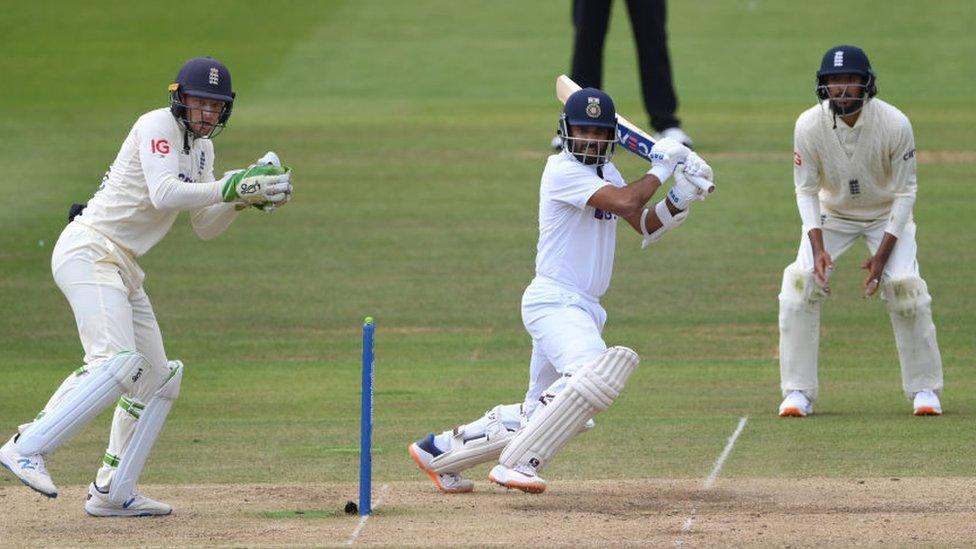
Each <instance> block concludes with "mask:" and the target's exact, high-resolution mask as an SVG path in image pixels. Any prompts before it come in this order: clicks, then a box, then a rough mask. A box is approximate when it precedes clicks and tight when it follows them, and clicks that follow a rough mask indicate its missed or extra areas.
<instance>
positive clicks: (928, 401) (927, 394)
mask: <svg viewBox="0 0 976 549" xmlns="http://www.w3.org/2000/svg"><path fill="white" fill-rule="evenodd" d="M913 407H914V409H915V415H916V416H941V415H942V403H941V402H939V397H938V395H936V394H935V392H933V391H919V392H917V393H915V399H914V402H913Z"/></svg>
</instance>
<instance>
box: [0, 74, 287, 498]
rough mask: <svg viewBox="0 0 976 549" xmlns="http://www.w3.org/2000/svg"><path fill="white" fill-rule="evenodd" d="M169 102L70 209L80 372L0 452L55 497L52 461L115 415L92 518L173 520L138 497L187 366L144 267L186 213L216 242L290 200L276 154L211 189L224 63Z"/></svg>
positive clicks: (93, 494) (67, 236)
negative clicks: (143, 260) (161, 320)
mask: <svg viewBox="0 0 976 549" xmlns="http://www.w3.org/2000/svg"><path fill="white" fill-rule="evenodd" d="M169 91H170V105H169V107H166V108H160V109H156V110H153V111H150V112H148V113H146V114H144V115H142V116H141V117H140V118H139V119H138V120H137V121H136V123H135V125H133V127H132V130H131V131H130V132H129V135H128V137H126V139H125V141H124V142H123V143H122V148H121V150H120V151H119V154H118V156H117V157H116V158H115V161H114V162H112V165H111V167H110V168H109V171H108V173H106V174H105V177H104V178H103V180H102V184H101V186H100V187H99V189H98V191H97V192H96V193H95V195H94V196H93V197H92V198H91V200H89V202H88V204H87V207H84V208H82V207H81V206H79V205H76V206H75V207H72V210H71V212H70V213H69V221H70V222H69V224H68V226H67V227H66V228H65V229H64V231H63V232H62V233H61V237H60V238H59V239H58V242H57V244H56V245H55V247H54V254H53V257H52V258H51V269H52V271H53V273H54V280H55V282H56V283H57V285H58V287H59V288H60V289H61V291H62V292H63V293H64V296H65V297H66V298H67V299H68V303H69V304H70V305H71V310H72V311H73V312H74V316H75V321H76V322H77V324H78V334H79V336H80V337H81V344H82V347H83V348H84V351H85V357H84V365H83V366H81V367H80V368H78V369H77V370H75V372H74V373H72V374H71V375H69V376H68V378H67V379H65V380H64V382H63V383H62V384H61V386H60V387H59V388H58V389H57V391H55V393H54V395H53V396H52V397H51V399H50V400H49V401H48V403H47V405H46V406H45V407H44V409H43V410H42V411H41V413H40V414H39V415H38V416H37V417H36V418H35V419H34V421H32V422H30V423H27V424H24V425H21V426H20V428H19V429H18V432H17V434H15V435H14V436H13V437H11V438H10V440H9V441H7V443H6V444H4V445H3V447H2V448H0V464H3V466H4V467H6V468H7V469H9V470H10V471H11V472H13V473H14V474H15V475H16V476H17V478H19V479H20V480H21V481H22V482H23V483H24V484H26V485H27V486H29V487H31V488H33V489H34V490H36V491H38V492H40V493H42V494H44V495H45V496H48V497H52V498H53V497H56V496H57V495H58V490H57V488H56V487H55V485H54V482H53V481H52V480H51V477H50V476H49V474H48V472H47V469H46V468H45V465H44V458H45V456H47V455H49V454H51V453H52V452H54V451H55V450H56V449H57V448H58V447H59V446H60V445H61V444H63V443H64V442H65V441H67V440H68V439H69V438H70V437H71V436H72V435H74V434H75V433H77V432H78V431H79V430H80V429H81V428H82V427H84V426H85V425H86V424H87V423H88V422H89V421H91V420H92V419H93V418H94V417H95V416H96V415H98V413H99V412H101V411H102V410H104V409H105V408H106V407H108V406H111V405H113V404H116V408H115V415H114V417H113V419H112V430H111V434H110V436H109V444H108V449H107V451H106V452H105V456H104V460H103V464H102V467H101V468H100V469H99V470H98V472H97V474H96V476H95V481H94V482H92V483H91V486H90V487H89V489H88V499H87V501H86V502H85V511H86V512H87V513H88V514H90V515H93V516H143V515H166V514H169V513H170V512H171V510H172V509H171V507H170V506H169V505H167V504H166V503H163V502H159V501H154V500H152V499H149V498H147V497H145V496H142V495H140V494H139V493H138V492H136V482H137V481H138V479H139V474H140V473H141V472H142V468H143V465H144V464H145V462H146V458H147V457H148V455H149V451H150V449H151V448H152V446H153V443H154V442H155V440H156V437H157V436H158V435H159V432H160V430H161V429H162V427H163V423H164V422H165V421H166V416H167V414H168V413H169V410H170V407H171V406H172V403H173V400H174V399H176V397H177V395H178V394H179V390H180V381H181V380H182V377H183V364H182V363H181V362H180V361H168V360H167V358H166V352H165V351H164V350H163V340H162V336H161V334H160V331H159V325H158V324H157V323H156V316H155V314H154V313H153V308H152V305H151V304H150V302H149V298H148V296H147V295H146V292H145V290H144V289H143V287H142V282H143V278H144V276H145V275H144V273H143V271H142V269H141V268H140V267H139V264H138V263H137V258H139V257H140V256H142V255H143V254H145V253H146V252H148V251H149V249H150V248H152V247H153V246H154V245H155V244H156V243H157V242H159V241H160V240H161V239H162V238H163V237H164V236H165V235H166V233H167V232H168V231H169V229H170V227H172V225H173V222H174V221H175V220H176V217H177V215H178V214H179V212H180V211H183V210H189V211H190V215H191V222H192V224H193V228H194V230H195V231H196V233H197V235H199V236H200V238H202V239H211V238H214V237H216V236H217V235H219V234H220V233H221V232H223V231H224V230H225V229H226V228H227V227H228V226H229V225H230V224H231V223H232V222H233V221H234V219H235V218H236V217H237V215H238V214H239V212H240V211H241V210H243V209H246V208H247V207H249V206H255V207H257V208H259V209H263V210H265V211H271V210H274V209H275V208H280V207H282V206H283V205H285V204H286V203H287V202H288V200H289V199H290V197H291V190H292V186H291V183H290V178H291V173H290V170H289V169H288V168H284V167H282V166H281V164H280V162H279V161H278V158H277V156H276V155H275V154H274V153H268V154H267V155H265V156H264V157H263V158H261V159H260V160H259V161H258V162H257V164H255V165H253V166H251V167H249V168H246V169H242V170H235V171H231V172H227V173H225V174H224V176H223V177H222V178H221V179H219V180H215V179H214V175H213V169H214V148H213V142H212V141H211V138H213V137H214V136H215V135H217V134H218V133H219V132H220V131H221V130H222V129H223V128H224V126H225V124H226V123H227V120H228V119H229V118H230V115H231V109H232V107H233V105H234V92H233V89H232V87H231V79H230V72H229V71H228V70H227V67H225V66H224V64H223V63H221V62H220V61H217V60H216V59H211V58H209V57H199V58H195V59H191V60H190V61H188V62H187V63H186V64H184V65H183V67H182V68H181V69H180V70H179V73H178V74H177V76H176V81H175V82H174V83H173V84H172V85H170V87H169ZM79 211H80V213H79Z"/></svg>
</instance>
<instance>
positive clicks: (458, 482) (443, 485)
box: [407, 433, 474, 494]
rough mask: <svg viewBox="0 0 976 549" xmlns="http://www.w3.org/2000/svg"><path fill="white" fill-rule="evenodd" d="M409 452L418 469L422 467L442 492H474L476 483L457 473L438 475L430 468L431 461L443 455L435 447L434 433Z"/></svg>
mask: <svg viewBox="0 0 976 549" xmlns="http://www.w3.org/2000/svg"><path fill="white" fill-rule="evenodd" d="M407 450H408V451H409V452H410V457H411V458H413V461H414V463H416V464H417V467H420V469H421V470H422V471H423V472H425V473H427V476H429V477H430V480H432V481H434V484H436V485H437V487H438V488H440V490H441V492H444V493H447V494H463V493H466V492H470V491H472V490H474V482H471V481H470V480H468V479H466V478H464V477H462V476H461V475H459V474H457V473H438V472H437V471H434V470H433V469H431V468H430V461H431V460H432V459H434V457H435V456H439V455H441V454H442V453H443V452H441V451H439V450H438V449H437V447H436V446H434V433H431V434H429V435H427V436H426V437H424V438H422V439H420V440H418V441H417V442H414V443H413V444H411V445H410V447H409V448H408V449H407Z"/></svg>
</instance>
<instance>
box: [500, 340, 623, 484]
mask: <svg viewBox="0 0 976 549" xmlns="http://www.w3.org/2000/svg"><path fill="white" fill-rule="evenodd" d="M639 362H640V359H639V358H638V356H637V353H635V352H634V351H632V350H631V349H628V348H627V347H611V348H609V349H607V350H606V351H604V353H603V354H602V355H600V356H599V357H598V358H597V359H596V360H595V361H594V362H592V363H590V364H588V365H587V366H584V367H583V368H580V369H579V370H578V371H577V372H576V373H575V374H574V375H573V377H572V378H571V380H570V382H569V383H568V384H567V385H566V388H565V389H563V390H562V391H561V392H560V393H559V394H558V395H556V398H555V399H553V401H552V402H551V403H550V404H549V405H548V406H546V407H545V408H544V409H543V410H542V411H541V412H538V413H537V414H536V415H534V416H533V418H532V419H531V420H530V421H529V423H528V424H527V425H526V426H525V427H524V428H523V429H522V430H521V431H519V432H518V434H516V435H515V437H514V438H513V439H512V441H511V442H509V444H508V446H506V447H505V450H504V451H503V452H502V455H501V459H500V460H499V461H500V463H501V464H502V465H504V466H506V467H509V468H514V467H515V466H516V465H528V466H530V467H532V468H533V469H535V470H536V471H541V470H542V469H543V468H544V467H545V466H546V464H548V463H549V462H550V461H551V460H552V458H553V457H554V456H555V455H556V453H557V452H558V451H559V450H560V449H562V447H563V446H565V445H566V443H567V442H569V440H570V439H571V438H572V437H574V436H576V434H577V433H579V432H580V431H582V430H584V429H585V426H586V424H587V422H588V421H590V420H591V419H592V418H593V417H594V416H595V415H596V414H598V413H599V412H602V411H603V410H606V409H607V408H608V407H609V406H610V405H611V404H613V402H614V401H615V400H617V397H618V396H619V395H620V391H621V390H623V388H624V385H625V384H626V383H627V379H628V378H630V375H631V374H632V373H633V372H634V370H636V369H637V365H638V364H639Z"/></svg>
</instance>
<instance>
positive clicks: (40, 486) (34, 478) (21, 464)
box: [0, 435, 58, 498]
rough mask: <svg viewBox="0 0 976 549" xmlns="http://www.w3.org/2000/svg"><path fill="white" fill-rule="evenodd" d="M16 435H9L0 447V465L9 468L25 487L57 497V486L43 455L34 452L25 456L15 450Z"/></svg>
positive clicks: (50, 496)
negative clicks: (48, 470)
mask: <svg viewBox="0 0 976 549" xmlns="http://www.w3.org/2000/svg"><path fill="white" fill-rule="evenodd" d="M16 440H17V435H14V436H12V437H10V440H8V441H7V443H6V444H4V445H3V446H2V447H0V465H3V466H4V467H6V468H7V469H9V470H10V472H11V473H13V474H14V475H15V476H16V477H17V478H19V479H20V481H21V482H23V483H24V484H25V485H27V487H29V488H31V489H32V490H35V491H37V492H40V493H42V494H44V495H45V496H47V497H49V498H56V497H58V487H57V486H55V485H54V481H53V480H51V475H49V474H48V472H47V467H45V466H44V456H42V455H41V454H34V455H32V456H25V455H23V454H21V453H20V452H18V451H17V443H16Z"/></svg>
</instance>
